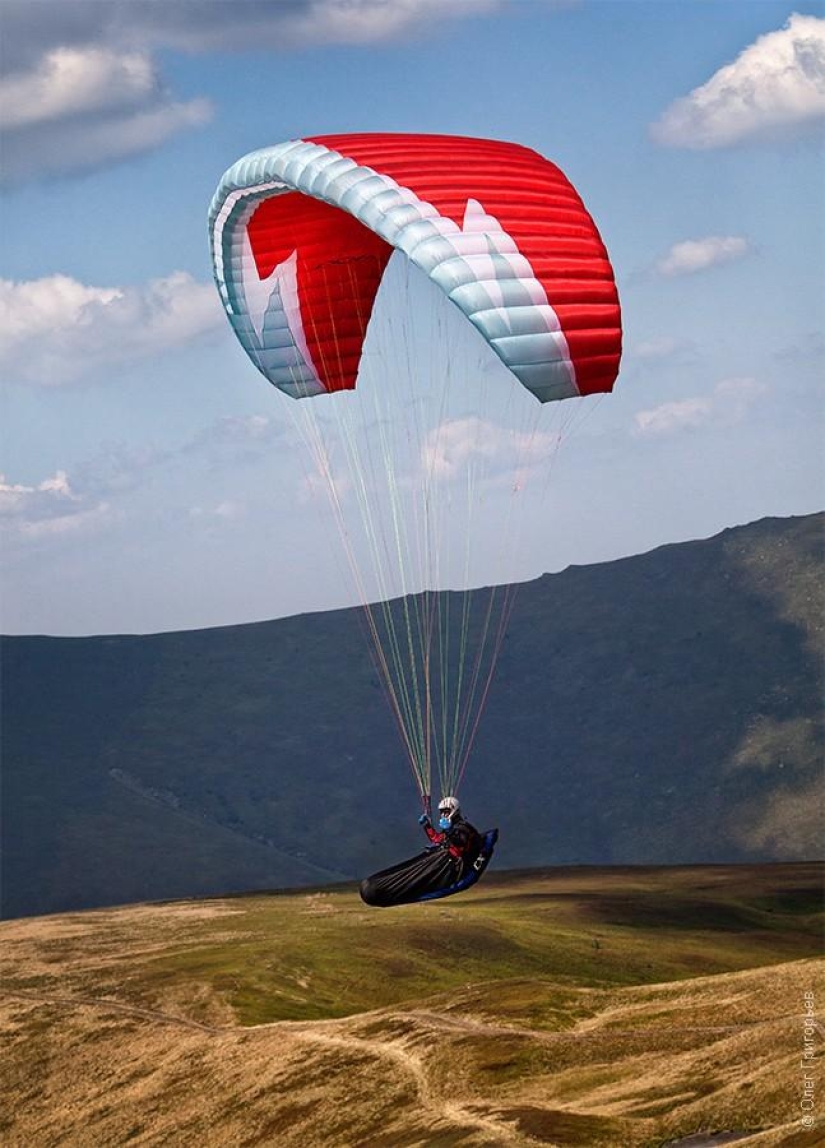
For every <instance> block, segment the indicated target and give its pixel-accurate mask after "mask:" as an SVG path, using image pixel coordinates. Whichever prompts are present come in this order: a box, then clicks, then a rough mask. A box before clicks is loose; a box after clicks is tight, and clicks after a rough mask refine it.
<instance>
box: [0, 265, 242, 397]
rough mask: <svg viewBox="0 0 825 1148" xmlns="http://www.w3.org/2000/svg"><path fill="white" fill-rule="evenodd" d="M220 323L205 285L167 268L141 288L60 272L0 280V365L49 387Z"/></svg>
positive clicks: (9, 374) (165, 346)
mask: <svg viewBox="0 0 825 1148" xmlns="http://www.w3.org/2000/svg"><path fill="white" fill-rule="evenodd" d="M222 323H223V316H222V313H221V308H220V307H219V306H218V304H217V300H216V295H215V291H214V288H213V286H212V284H211V283H209V284H205V283H198V282H196V281H195V280H194V279H193V278H192V277H191V276H190V275H188V274H187V273H186V272H183V271H175V272H173V273H172V274H171V275H168V276H166V277H165V278H162V279H156V280H152V281H151V282H149V283H147V284H145V285H144V286H143V287H90V286H87V285H85V284H83V283H79V282H78V281H77V280H76V279H72V278H70V277H69V276H67V275H51V276H48V277H47V278H44V279H35V280H30V281H28V282H24V283H15V282H12V281H11V280H7V279H4V280H0V371H2V373H3V375H4V376H5V377H6V378H7V379H10V380H17V381H22V382H28V383H37V384H40V385H43V386H53V385H59V384H62V383H67V382H73V381H75V380H77V379H79V378H81V377H83V376H84V375H90V374H93V373H95V372H97V371H99V370H100V369H101V368H112V367H116V366H118V365H123V364H130V363H133V362H134V361H135V360H138V359H141V358H144V357H147V356H151V355H155V354H158V353H160V352H164V351H168V350H170V349H173V348H175V347H179V346H182V345H184V344H186V343H189V342H191V341H192V340H194V339H197V338H199V337H200V336H202V335H204V334H206V333H208V332H210V331H212V330H214V329H216V328H217V327H219V326H221V325H222Z"/></svg>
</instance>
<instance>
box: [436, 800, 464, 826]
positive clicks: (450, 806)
mask: <svg viewBox="0 0 825 1148" xmlns="http://www.w3.org/2000/svg"><path fill="white" fill-rule="evenodd" d="M438 812H439V815H440V816H441V817H446V818H447V820H448V821H449V822H450V823H452V822H453V821H455V819H456V817H458V815H459V813H460V812H461V806H460V805H459V804H458V798H457V797H442V798H441V800H440V801H439V803H438Z"/></svg>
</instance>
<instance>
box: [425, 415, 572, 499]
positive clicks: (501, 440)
mask: <svg viewBox="0 0 825 1148" xmlns="http://www.w3.org/2000/svg"><path fill="white" fill-rule="evenodd" d="M557 446H558V438H557V437H555V436H552V435H548V434H546V433H540V432H535V433H533V434H530V433H524V432H522V431H515V430H510V429H508V428H506V427H501V426H498V425H496V424H495V423H491V422H488V421H486V420H484V419H479V418H476V417H470V418H462V419H452V420H449V421H447V422H443V423H441V424H440V425H439V426H437V427H435V428H434V429H433V430H432V431H431V432H430V434H429V435H428V436H427V438H426V439H425V441H424V443H423V446H422V450H421V468H422V471H423V473H424V475H426V476H430V477H433V478H435V479H451V478H455V477H456V476H458V475H463V474H465V473H466V472H467V470H468V468H471V467H472V466H473V465H474V463H476V462H478V463H479V465H480V467H481V468H482V473H483V475H484V477H485V478H488V477H490V476H491V475H492V474H493V473H495V474H501V473H502V472H504V473H506V475H507V477H508V480H509V479H510V477H512V480H513V481H514V482H515V483H516V484H519V481H520V478H519V476H521V477H522V479H523V476H524V474H525V473H526V471H527V470H529V468H530V467H531V466H532V465H533V464H534V463H536V462H538V460H540V459H543V458H546V457H547V455H548V454H549V453H550V452H552V451H554V450H555V449H556V448H557Z"/></svg>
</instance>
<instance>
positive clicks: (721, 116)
mask: <svg viewBox="0 0 825 1148" xmlns="http://www.w3.org/2000/svg"><path fill="white" fill-rule="evenodd" d="M824 119H825V20H823V19H821V18H820V17H817V16H801V15H799V14H798V13H794V14H793V15H792V16H791V17H790V19H789V20H788V22H787V24H786V25H785V27H784V28H783V29H781V30H780V31H778V32H769V33H767V34H766V35H764V36H760V37H759V39H758V40H756V41H755V42H754V43H753V44H751V45H750V46H749V47H747V48H745V50H744V51H743V52H742V53H741V54H740V55H739V56H738V57H737V59H736V60H734V62H733V63H732V64H727V65H726V66H725V67H723V68H720V70H719V71H718V72H716V73H715V74H714V75H713V76H711V78H710V79H709V80H708V81H707V82H706V83H704V84H702V85H701V87H698V88H695V89H694V90H693V91H692V92H691V93H690V95H688V96H684V97H682V98H681V99H678V100H676V101H675V102H674V103H673V104H671V105H670V107H669V108H667V109H666V111H665V112H664V114H663V115H662V116H661V118H660V119H659V120H658V121H657V122H656V123H655V124H654V125H653V126H652V128H651V134H652V136H653V138H654V140H655V141H656V142H657V143H659V144H662V145H664V146H666V147H684V148H695V149H703V148H721V147H730V146H732V145H734V144H739V143H743V142H746V141H759V140H763V139H780V138H783V137H785V136H787V134H788V133H791V132H794V131H797V130H799V129H800V128H804V127H806V126H810V125H812V124H815V123H817V122H821V121H823V120H824Z"/></svg>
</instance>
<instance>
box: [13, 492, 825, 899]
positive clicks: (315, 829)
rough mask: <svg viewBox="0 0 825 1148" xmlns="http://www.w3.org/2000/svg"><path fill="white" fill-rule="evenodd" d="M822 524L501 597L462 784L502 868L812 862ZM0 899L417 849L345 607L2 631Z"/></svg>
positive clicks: (207, 886)
mask: <svg viewBox="0 0 825 1148" xmlns="http://www.w3.org/2000/svg"><path fill="white" fill-rule="evenodd" d="M824 523H825V516H823V515H821V514H820V515H811V516H807V517H804V518H795V519H764V520H762V521H760V522H757V523H753V524H751V525H748V526H745V527H739V528H736V529H733V530H728V531H725V532H723V533H722V534H720V535H718V536H716V537H714V538H711V539H708V540H706V541H701V542H691V543H684V544H679V545H673V546H666V547H662V548H660V549H658V550H655V551H652V552H651V553H649V554H645V555H641V556H638V557H634V558H628V559H623V560H621V561H617V562H610V563H603V564H599V565H594V566H589V567H582V568H571V569H568V570H566V571H564V572H563V573H561V574H557V575H546V576H544V577H543V578H540V579H538V580H537V581H535V582H531V583H528V584H525V585H523V586H522V587H520V588H519V591H518V598H517V602H516V608H515V612H514V615H513V620H512V622H511V625H510V629H509V633H508V636H507V639H506V642H505V646H504V649H503V652H502V655H501V659H500V663H499V669H498V673H497V678H496V682H495V684H494V688H493V690H492V692H491V696H490V701H489V705H488V708H487V711H486V714H485V717H484V721H483V724H482V727H481V731H480V736H479V739H478V742H477V748H476V750H475V752H474V756H473V760H472V762H471V766H470V770H469V772H468V775H467V779H466V782H465V786H464V790H463V796H464V798H465V803H466V804H467V807H468V813H469V814H470V816H471V817H472V819H473V820H474V821H475V822H476V823H477V824H479V825H481V824H493V823H496V824H498V825H499V826H500V827H501V830H502V839H501V845H500V848H499V853H498V856H497V865H498V866H499V867H528V866H536V865H549V864H571V863H588V864H608V863H611V864H626V863H636V864H638V863H645V864H650V863H653V864H658V863H669V864H674V863H691V862H699V861H709V862H723V861H733V862H735V861H752V860H754V861H755V860H772V859H777V860H792V859H798V858H806V857H812V856H816V855H818V854H819V852H820V844H819V841H820V836H821V833H820V830H821V824H822V822H821V813H822V808H821V788H822V785H821V783H822V768H821V766H822V761H823V732H822V704H821V698H822V685H823V682H822V677H823V674H822V669H823V663H822V651H823V648H824V647H823V634H822V625H823V623H822V619H823V613H824V612H823V609H822V606H823V600H822V599H823V595H822V585H823V580H822V566H823V561H822V560H823V524H824ZM2 668H3V689H2V702H3V714H2V732H3V751H4V759H3V785H4V789H3V853H4V856H3V861H4V865H3V889H2V893H3V913H4V915H6V916H14V915H19V914H27V913H40V912H48V911H54V910H62V909H69V908H77V907H86V906H94V905H103V904H112V903H117V902H123V901H129V900H136V899H147V898H158V897H175V896H187V895H195V894H204V893H210V892H225V891H230V890H233V889H252V888H266V887H273V886H289V885H301V884H314V885H320V884H325V883H328V882H330V881H334V880H336V879H340V880H343V879H348V878H352V877H353V876H356V875H359V874H362V873H364V872H366V871H368V870H370V869H373V868H377V867H379V866H382V865H384V864H387V863H389V862H391V861H394V860H397V859H398V858H399V857H400V856H403V855H405V853H407V852H412V851H414V850H416V849H417V848H419V847H420V841H419V836H418V829H417V826H416V825H415V816H416V813H417V808H416V799H415V794H414V791H413V787H412V783H411V781H410V779H409V776H408V774H407V771H406V767H405V764H404V761H403V760H402V754H401V751H400V747H399V743H398V738H397V734H396V731H395V729H394V726H393V723H392V719H391V717H390V714H389V710H388V708H387V706H386V703H385V700H384V697H383V694H382V691H381V688H380V684H379V681H378V678H377V675H376V673H375V671H374V669H373V666H372V662H371V659H370V655H369V650H368V642H367V639H366V637H365V634H364V632H363V629H362V626H361V615H360V612H359V611H357V610H344V611H336V612H333V613H328V614H314V615H305V616H301V617H295V618H287V619H282V620H279V621H276V622H268V623H260V624H256V625H246V626H238V627H227V628H222V629H216V630H208V631H197V632H189V633H177V634H162V635H153V636H146V637H98V638H84V639H57V638H44V637H14V638H5V639H4V640H3V646H2Z"/></svg>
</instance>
